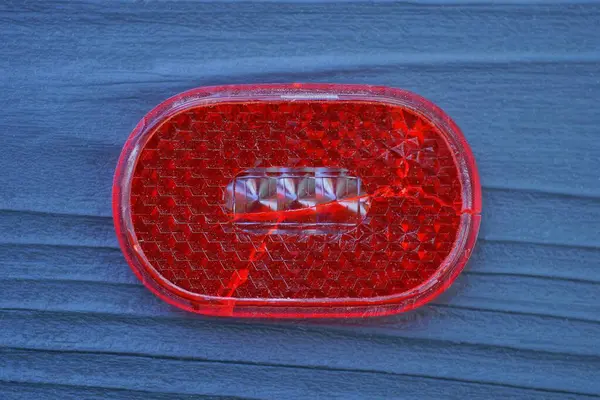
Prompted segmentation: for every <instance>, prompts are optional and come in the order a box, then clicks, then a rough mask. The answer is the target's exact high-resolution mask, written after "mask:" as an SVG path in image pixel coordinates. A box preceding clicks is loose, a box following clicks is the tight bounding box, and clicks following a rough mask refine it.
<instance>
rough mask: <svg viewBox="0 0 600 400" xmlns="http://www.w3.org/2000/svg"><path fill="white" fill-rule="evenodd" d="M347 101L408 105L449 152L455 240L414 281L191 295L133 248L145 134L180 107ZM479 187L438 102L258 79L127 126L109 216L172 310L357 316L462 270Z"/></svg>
mask: <svg viewBox="0 0 600 400" xmlns="http://www.w3.org/2000/svg"><path fill="white" fill-rule="evenodd" d="M294 99H302V100H314V101H339V100H349V101H356V102H369V103H373V102H376V103H382V104H391V105H396V106H401V107H404V108H407V109H410V110H412V111H413V112H415V113H416V114H419V115H420V116H422V117H423V118H425V119H426V120H428V121H430V122H431V123H432V124H433V125H434V126H435V127H436V128H437V129H438V131H439V132H440V133H441V134H442V135H443V137H444V140H445V141H446V143H447V144H448V145H449V147H450V148H451V149H452V150H453V156H454V161H455V163H456V164H457V166H458V169H459V171H460V179H461V187H462V201H463V204H462V210H463V211H462V215H461V223H460V228H459V231H458V233H457V239H456V241H455V243H454V246H453V248H452V251H451V252H450V254H449V255H448V256H447V257H446V259H445V260H444V262H443V263H442V265H440V267H439V268H438V270H437V271H436V273H435V274H433V275H432V276H431V277H430V278H429V279H428V280H427V281H425V282H423V283H421V284H420V285H419V286H417V287H415V288H413V289H411V290H409V291H407V292H404V293H401V294H395V295H390V296H381V297H371V298H336V299H285V298H282V299H257V298H235V297H216V296H206V295H201V294H197V293H192V292H189V291H187V290H184V289H182V288H180V287H178V286H176V285H174V284H172V283H171V282H170V281H168V280H167V279H165V278H164V277H163V276H162V275H161V274H160V273H159V272H158V271H157V270H156V269H155V268H154V267H153V266H152V265H151V264H150V263H149V262H148V261H147V259H146V257H145V256H144V254H143V251H142V250H141V248H140V246H139V244H138V242H137V238H136V235H135V231H134V230H133V226H132V220H131V215H130V199H129V197H130V191H131V178H132V174H133V170H134V168H135V165H136V163H137V160H138V155H139V152H140V151H141V149H143V148H144V146H145V144H146V142H147V140H148V139H149V137H150V134H151V133H153V132H154V131H155V128H156V127H157V126H159V125H160V124H161V123H162V122H164V121H165V120H167V119H168V118H170V117H172V116H173V115H175V114H177V113H180V112H183V111H185V110H187V109H190V108H193V107H196V106H199V105H205V104H215V103H231V102H245V103H247V102H264V101H293V100H294ZM480 211H481V187H480V182H479V174H478V172H477V167H476V164H475V158H474V156H473V154H472V152H471V149H470V147H469V145H468V143H467V141H466V139H465V138H464V136H463V134H462V132H461V131H460V129H459V128H458V126H457V125H456V124H455V123H454V121H452V119H451V118H450V117H449V116H448V115H447V114H445V113H444V112H443V111H442V110H441V109H440V108H439V107H437V106H436V105H434V104H433V103H431V102H430V101H428V100H426V99H424V98H423V97H421V96H419V95H416V94H414V93H411V92H409V91H406V90H402V89H394V88H388V87H383V86H368V85H339V84H300V83H293V84H264V85H229V86H213V87H200V88H196V89H192V90H189V91H186V92H183V93H180V94H178V95H176V96H173V97H171V98H169V99H167V100H166V101H164V102H162V103H161V104H159V105H158V106H156V107H155V108H154V109H152V110H151V111H150V112H149V113H148V114H146V115H145V116H144V117H143V118H142V120H141V121H140V122H139V123H138V124H137V126H136V127H135V128H134V130H133V131H132V133H131V135H130V136H129V138H128V140H127V142H126V143H125V145H124V147H123V151H122V152H121V155H120V158H119V162H118V164H117V169H116V172H115V176H114V182H113V218H114V223H115V230H116V234H117V237H118V240H119V244H120V246H121V249H122V251H123V253H124V255H125V258H126V259H127V262H128V264H129V266H130V267H131V269H132V270H133V272H134V273H135V274H136V276H137V277H138V278H139V279H140V280H141V281H142V282H143V283H144V285H145V286H146V287H147V288H148V289H150V290H151V291H152V292H153V293H155V294H156V295H157V296H159V297H160V298H162V299H163V300H164V301H166V302H168V303H170V304H172V305H175V306H177V307H179V308H182V309H185V310H188V311H191V312H196V313H201V314H206V315H217V316H238V317H275V318H300V317H326V318H335V317H345V318H349V317H362V316H375V315H388V314H394V313H399V312H403V311H408V310H411V309H414V308H416V307H419V306H421V305H423V304H425V303H427V302H429V301H431V300H432V299H433V298H435V297H436V296H438V295H439V294H440V293H442V292H443V291H445V290H446V289H447V288H448V287H449V286H450V285H451V284H452V283H453V282H454V280H455V279H456V277H457V276H458V275H459V274H460V272H461V271H462V270H463V269H464V267H465V265H466V262H467V261H468V259H469V257H470V254H471V252H472V249H473V247H474V246H475V242H476V240H477V234H478V232H479V225H480V220H481V216H480Z"/></svg>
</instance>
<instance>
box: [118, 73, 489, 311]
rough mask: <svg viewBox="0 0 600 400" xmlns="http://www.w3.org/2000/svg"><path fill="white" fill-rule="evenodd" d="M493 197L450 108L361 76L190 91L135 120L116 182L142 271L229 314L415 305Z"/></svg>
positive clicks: (172, 296) (165, 293)
mask: <svg viewBox="0 0 600 400" xmlns="http://www.w3.org/2000/svg"><path fill="white" fill-rule="evenodd" d="M480 209H481V189H480V185H479V178H478V174H477V170H476V166H475V160H474V158H473V155H472V153H471V151H470V149H469V146H468V145H467V142H466V141H465V139H464V137H463V135H462V133H461V132H460V130H459V129H458V127H457V126H456V125H455V124H454V123H453V122H452V120H451V119H450V118H449V117H448V116H447V115H446V114H445V113H444V112H443V111H441V110H440V109H439V108H438V107H436V106H435V105H433V104H432V103H430V102H429V101H427V100H425V99H423V98H421V97H419V96H417V95H415V94H412V93H410V92H406V91H403V90H399V89H391V88H385V87H373V86H362V85H333V84H289V85H286V84H281V85H239V86H221V87H207V88H198V89H194V90H191V91H188V92H185V93H182V94H179V95H177V96H175V97H173V98H171V99H169V100H167V101H165V102H164V103H162V104H160V105H159V106H157V107H156V108H155V109H153V110H152V111H150V113H149V114H148V115H146V116H145V117H144V118H143V119H142V121H140V123H139V124H138V125H137V126H136V128H135V129H134V131H133V133H132V134H131V136H130V137H129V140H128V141H127V143H126V144H125V146H124V148H123V152H122V154H121V158H120V160H119V164H118V166H117V171H116V175H115V181H114V187H113V212H114V219H115V226H116V231H117V236H118V238H119V241H120V245H121V248H122V249H123V252H124V253H125V256H126V258H127V261H128V263H129V265H130V266H131V268H132V269H133V271H134V272H135V273H136V275H137V276H138V278H139V279H140V280H141V281H142V282H143V283H144V284H145V285H146V286H147V287H148V288H149V289H151V290H152V291H153V292H154V293H155V294H157V295H158V296H160V297H161V298H162V299H164V300H165V301H167V302H169V303H171V304H173V305H176V306H178V307H180V308H183V309H186V310H189V311H193V312H198V313H202V314H210V315H222V316H248V317H289V318H296V317H357V316H372V315H384V314H391V313H397V312H402V311H407V310H410V309H413V308H415V307H417V306H419V305H422V304H424V303H426V302H428V301H429V300H431V299H432V298H434V297H435V296H436V295H438V294H439V293H441V292H442V291H444V290H445V289H446V288H447V287H448V286H449V285H450V284H451V283H452V281H453V280H454V279H455V278H456V277H457V275H458V274H459V273H460V271H461V270H462V269H463V267H464V265H465V263H466V262H467V259H468V258H469V256H470V254H471V251H472V249H473V246H474V244H475V241H476V237H477V232H478V230H479V222H480V214H479V213H480Z"/></svg>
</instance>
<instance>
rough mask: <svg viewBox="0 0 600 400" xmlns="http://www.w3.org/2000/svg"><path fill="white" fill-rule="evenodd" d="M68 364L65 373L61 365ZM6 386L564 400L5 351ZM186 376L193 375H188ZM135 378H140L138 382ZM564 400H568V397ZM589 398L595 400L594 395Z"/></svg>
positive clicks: (322, 374)
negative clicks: (8, 383) (46, 384)
mask: <svg viewBox="0 0 600 400" xmlns="http://www.w3.org/2000/svg"><path fill="white" fill-rule="evenodd" d="M57 365H60V366H61V367H60V368H57V367H56V366H57ZM0 367H2V368H0V371H1V372H0V379H6V380H14V381H17V382H23V381H25V382H35V383H39V382H42V383H43V382H48V381H52V382H57V383H59V384H61V385H90V386H96V387H108V388H121V389H128V390H131V389H132V390H137V391H139V390H143V391H147V392H152V391H160V392H175V393H177V394H181V393H188V394H200V395H202V396H213V395H215V394H219V395H221V396H235V398H241V397H244V398H246V397H247V396H248V397H251V398H261V399H292V398H293V399H315V398H326V399H350V398H370V399H374V398H403V399H409V398H445V399H464V398H465V397H469V398H472V399H488V398H490V397H492V396H502V397H507V398H522V399H558V398H564V396H573V395H574V394H573V393H568V392H567V393H556V392H552V391H546V390H530V389H524V388H519V387H505V386H502V385H491V384H481V383H478V382H469V381H463V382H460V381H458V382H457V381H454V380H451V379H444V380H443V381H442V382H440V381H439V380H437V379H434V378H429V377H422V376H403V375H399V374H381V373H373V372H367V371H345V370H339V369H338V370H330V369H320V370H319V371H318V374H315V373H314V372H315V371H314V370H313V369H312V368H297V367H287V368H281V367H275V366H270V365H254V364H232V363H220V362H205V361H197V360H189V359H185V358H184V359H174V358H157V357H147V356H129V355H111V354H102V355H99V354H90V353H70V352H67V353H62V352H40V351H29V350H11V349H3V350H0ZM183 370H185V371H186V372H185V373H183V374H182V373H181V372H180V371H183ZM132 375H135V377H136V379H130V377H131V376H132ZM560 396H563V397H560ZM586 397H587V396H586Z"/></svg>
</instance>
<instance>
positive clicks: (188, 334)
mask: <svg viewBox="0 0 600 400" xmlns="http://www.w3.org/2000/svg"><path fill="white" fill-rule="evenodd" d="M474 314H476V313H470V314H464V313H463V314H460V315H457V316H456V317H455V318H454V319H453V321H446V322H453V323H454V324H455V325H460V326H459V327H457V328H456V330H458V329H459V328H462V329H464V330H465V334H463V335H462V336H460V337H457V335H456V334H450V335H444V336H445V337H444V338H443V340H442V341H440V340H439V338H436V337H435V335H434V333H435V332H436V331H438V336H439V330H440V329H437V328H436V326H435V325H438V326H440V325H443V326H444V328H446V329H447V328H448V327H449V326H452V325H449V324H447V323H446V324H438V323H437V322H436V321H440V320H441V319H446V320H447V319H448V316H444V315H437V316H436V318H426V316H423V315H421V317H416V318H415V317H413V318H414V319H415V321H414V322H410V321H407V320H404V321H401V322H399V323H398V324H396V325H394V324H391V323H390V325H389V329H384V328H376V327H368V326H361V325H357V326H350V325H348V329H344V328H342V327H340V326H339V325H334V326H326V325H319V324H314V323H297V322H289V323H273V322H266V321H265V322H263V323H258V322H252V323H249V322H245V321H223V320H218V319H212V318H195V317H192V316H182V317H178V318H173V317H171V318H165V317H141V318H134V317H123V316H111V315H106V314H97V315H93V314H89V313H88V314H73V313H56V312H26V311H3V312H2V313H1V314H0V316H1V317H0V318H1V319H0V328H2V329H0V342H2V343H3V344H4V346H8V347H14V348H29V349H38V350H52V351H55V350H64V351H74V352H79V351H84V352H100V353H110V354H123V355H146V356H153V357H174V358H182V357H183V358H192V359H198V360H199V361H207V360H213V361H215V360H217V361H224V362H234V363H254V364H261V365H263V364H267V365H274V366H305V367H310V368H317V369H319V373H318V374H320V373H321V372H320V370H321V369H344V370H358V371H377V372H386V373H394V374H408V375H411V376H427V377H435V378H445V379H450V380H461V379H465V378H467V377H468V380H469V381H477V382H480V383H490V384H499V385H513V386H518V387H528V388H537V389H541V390H554V391H575V392H578V393H588V394H598V393H599V392H600V386H599V385H600V382H598V380H597V379H595V377H596V376H597V371H598V369H599V367H600V358H599V357H598V356H597V355H593V356H592V355H590V354H589V351H590V350H591V348H593V344H588V350H587V351H579V353H588V354H587V355H586V354H572V355H565V354H554V353H550V352H548V351H544V350H542V349H540V350H541V351H535V352H534V351H530V350H526V349H523V348H518V347H519V346H521V347H523V346H522V345H521V343H519V341H521V340H522V341H523V345H525V346H529V347H538V348H540V347H542V346H544V347H545V348H546V350H556V351H572V350H577V349H574V348H573V347H572V346H566V347H559V348H557V347H555V346H548V345H545V344H544V343H543V342H545V341H547V340H548V336H552V337H554V338H555V339H553V340H557V341H558V338H559V337H562V340H563V341H564V342H565V343H567V344H569V343H570V342H573V341H574V338H572V337H570V336H569V335H566V336H565V335H564V334H565V333H566V332H565V329H564V328H565V326H564V325H565V324H561V323H556V321H553V323H552V324H550V323H546V325H545V327H544V329H545V330H544V331H543V332H541V331H538V329H535V328H534V329H533V330H530V329H531V328H530V325H535V324H539V321H535V320H534V319H532V318H526V319H525V318H519V317H518V316H514V317H513V318H511V319H510V321H511V322H512V325H513V326H511V327H509V328H510V330H512V331H517V333H516V335H513V338H512V339H514V340H513V341H512V343H511V346H510V347H508V346H507V347H497V346H494V342H503V343H504V344H507V343H508V342H509V341H511V340H510V339H511V338H509V337H508V336H510V333H508V332H506V330H505V329H502V326H503V325H506V324H507V322H509V320H508V319H507V318H502V319H501V320H500V321H499V320H498V319H496V320H495V321H492V320H491V319H489V318H488V319H487V320H486V321H483V320H482V321H481V324H477V322H476V321H473V319H472V316H473V315H474ZM496 317H497V316H496ZM463 318H464V320H462V321H460V320H461V319H463ZM492 319H493V318H492ZM411 325H412V326H411ZM474 325H480V328H479V329H484V328H485V329H488V330H489V331H491V332H490V333H489V334H488V335H487V336H488V338H490V337H494V338H495V340H489V342H490V344H491V345H485V344H474V343H468V341H469V340H471V341H473V340H475V341H479V340H480V338H477V337H474V336H473V329H472V327H473V326H474ZM8 326H10V327H11V329H10V330H7V329H5V328H6V327H8ZM490 327H494V329H490ZM571 327H572V328H573V329H574V330H573V332H576V331H577V332H579V333H580V334H585V335H589V336H591V335H592V334H593V332H586V330H585V329H583V330H582V329H580V327H577V326H574V325H571ZM440 328H441V326H440ZM419 330H420V333H417V332H416V331H419ZM518 331H520V333H519V332H518ZM525 331H529V332H530V334H529V335H526V334H525V333H526V332H525ZM534 334H538V336H537V337H538V343H537V344H533V345H532V346H530V345H531V343H528V342H529V341H530V340H533V338H535V337H536V336H534ZM417 335H418V336H421V338H416V337H411V336H417ZM577 340H579V338H578V339H577ZM590 340H591V338H590ZM232 343H238V344H239V345H238V346H232V345H231V344H232ZM579 350H583V349H579ZM591 351H595V350H591ZM383 355H385V356H383ZM150 370H151V371H152V370H154V369H153V368H151V369H150ZM318 374H317V375H318Z"/></svg>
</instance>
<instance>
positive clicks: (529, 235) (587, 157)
mask: <svg viewBox="0 0 600 400" xmlns="http://www.w3.org/2000/svg"><path fill="white" fill-rule="evenodd" d="M0 37H1V38H2V40H1V41H0V55H1V56H0V89H1V90H0V106H1V107H2V112H1V113H0V171H2V173H0V187H1V188H2V190H0V398H1V399H31V398H35V399H100V398H102V399H105V398H109V399H117V398H118V399H121V398H125V399H167V398H168V399H192V398H194V399H195V398H201V399H221V400H222V399H295V398H299V399H304V398H306V399H315V398H323V399H353V398H356V399H359V398H365V399H379V398H457V399H459V398H460V399H462V398H474V399H478V398H481V399H488V398H492V397H508V398H522V399H537V398H540V399H564V398H588V397H590V398H591V397H595V398H597V397H600V379H599V377H600V376H599V374H598V371H600V349H599V348H598V343H599V342H600V317H599V315H600V235H599V233H600V228H599V227H600V225H599V221H600V178H599V177H600V175H599V171H600V133H599V131H598V126H600V114H599V113H598V106H597V102H598V99H600V78H599V75H598V71H600V4H599V3H598V2H596V1H566V0H563V1H552V2H536V1H528V0H521V1H506V2H504V3H497V4H494V5H490V4H487V3H486V2H482V1H475V0H473V1H461V0H454V1H448V0H447V1H444V0H438V1H429V0H421V1H411V2H404V3H391V2H375V3H371V2H369V3H367V2H364V3H363V2H335V3H334V2H324V3H305V2H302V1H298V2H286V3H277V2H265V1H252V2H227V3H216V2H215V3H211V2H196V1H184V2H169V1H149V2H119V3H116V2H102V1H74V2H71V1H48V2H21V1H5V2H2V4H0ZM282 81H283V82H288V81H309V82H340V83H341V82H347V83H369V84H384V85H390V86H396V87H402V88H406V89H409V90H413V91H415V92H417V93H420V94H422V95H424V96H426V97H428V98H430V99H431V100H433V101H434V102H436V103H437V104H439V105H440V106H442V107H443V108H444V109H445V110H446V111H447V112H448V113H449V114H450V115H451V116H452V117H453V118H454V119H455V120H456V121H457V123H458V124H459V125H460V126H461V128H462V129H463V131H464V133H465V135H466V137H467V139H468V140H469V142H470V144H471V146H472V148H473V151H474V153H475V155H476V158H477V161H478V166H479V168H480V172H481V176H482V183H483V187H484V199H483V200H484V211H483V222H482V228H481V233H480V239H479V241H478V244H477V248H476V251H475V253H474V254H473V257H472V259H471V261H470V263H469V265H468V267H467V270H466V271H465V273H463V274H462V275H461V277H460V278H459V280H458V281H457V282H456V284H455V285H454V286H453V287H452V288H451V289H450V290H449V291H448V292H447V293H445V294H444V295H442V296H441V297H440V298H438V299H436V300H435V301H434V302H433V303H432V304H430V305H428V306H426V307H424V308H421V309H419V310H416V311H415V312H411V313H408V314H404V315H400V316H393V317H386V318H378V319H371V320H349V321H327V320H326V321H287V322H286V321H248V320H223V319H215V318H204V317H199V316H194V315H189V314H186V313H184V312H181V311H178V310H175V309H173V308H172V307H170V306H168V305H167V304H165V303H163V302H161V301H160V300H158V299H156V298H155V297H154V296H153V295H152V294H150V293H149V292H148V291H147V290H146V289H144V288H143V286H142V285H141V284H140V283H139V282H138V281H137V279H136V278H135V277H134V276H133V274H132V273H131V272H130V270H129V269H128V267H127V265H126V263H125V261H124V260H123V258H122V255H121V253H120V250H119V249H118V247H117V242H116V238H115V236H114V232H113V227H112V219H111V204H110V191H111V184H112V174H113V172H114V167H115V164H116V159H117V157H118V155H119V153H120V150H121V146H122V145H123V143H124V141H125V139H126V138H127V135H128V134H129V132H130V130H131V129H132V128H133V126H134V125H135V124H136V123H137V121H138V120H139V119H140V118H141V117H142V116H143V115H144V113H145V112H147V111H148V110H149V109H150V108H151V107H153V106H154V105H155V104H157V103H158V102H160V101H162V100H164V99H165V98H167V97H169V96H171V95H173V94H175V93H177V92H179V91H181V90H185V89H189V88H192V87H195V86H199V85H213V84H224V83H251V82H282Z"/></svg>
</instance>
